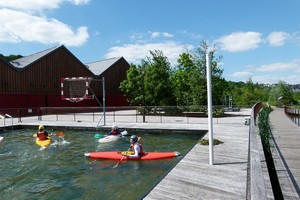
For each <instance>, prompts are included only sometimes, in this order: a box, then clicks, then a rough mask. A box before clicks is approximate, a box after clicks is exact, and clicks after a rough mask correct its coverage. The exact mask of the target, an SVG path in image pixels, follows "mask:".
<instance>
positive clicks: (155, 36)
mask: <svg viewBox="0 0 300 200" xmlns="http://www.w3.org/2000/svg"><path fill="white" fill-rule="evenodd" d="M150 33H151V37H152V38H158V37H168V38H171V37H173V34H170V33H167V32H150Z"/></svg>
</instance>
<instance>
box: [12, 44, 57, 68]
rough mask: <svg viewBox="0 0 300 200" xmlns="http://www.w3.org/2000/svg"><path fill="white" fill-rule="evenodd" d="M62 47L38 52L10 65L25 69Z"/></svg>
mask: <svg viewBox="0 0 300 200" xmlns="http://www.w3.org/2000/svg"><path fill="white" fill-rule="evenodd" d="M59 47H61V46H58V47H52V48H50V49H46V50H44V51H40V52H37V53H35V54H32V55H29V56H24V57H22V58H19V59H16V60H13V61H10V64H12V65H13V66H14V67H16V68H19V69H21V68H24V67H26V66H27V65H29V64H31V63H33V62H35V61H37V60H39V59H40V58H42V57H44V56H45V55H47V54H49V53H50V52H52V51H54V50H55V49H58V48H59Z"/></svg>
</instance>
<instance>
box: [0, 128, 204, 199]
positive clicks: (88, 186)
mask: <svg viewBox="0 0 300 200" xmlns="http://www.w3.org/2000/svg"><path fill="white" fill-rule="evenodd" d="M59 131H61V130H59ZM34 132H35V131H34V130H32V129H19V130H11V131H4V132H1V133H0V136H3V137H4V141H3V142H2V143H0V160H1V161H0V162H1V165H0V182H1V184H0V197H1V199H3V200H6V199H9V200H11V199H14V198H17V199H105V200H109V199H140V198H141V197H143V195H145V194H146V193H147V192H148V191H149V190H150V189H151V188H152V187H153V186H154V185H155V184H156V183H157V182H158V181H159V180H161V178H162V177H163V176H164V175H165V174H166V173H167V172H168V171H169V170H170V169H171V168H172V167H174V166H175V165H176V163H177V162H179V160H180V159H181V158H182V156H179V157H176V158H174V159H167V160H153V161H125V162H123V163H122V164H121V165H120V166H119V167H117V168H113V166H115V165H116V163H117V162H118V161H116V160H95V159H90V158H86V157H85V156H84V153H85V152H92V151H126V150H127V149H128V147H129V139H130V137H127V136H126V137H123V138H120V139H119V140H117V141H114V142H111V143H104V144H103V143H102V144H100V143H99V142H98V139H96V138H95V137H94V136H95V132H92V131H76V130H65V131H64V141H62V140H61V139H60V138H58V137H57V136H53V138H52V139H53V143H52V145H51V146H49V147H48V148H46V149H43V150H41V147H39V146H37V145H36V144H35V138H33V137H32V135H33V133H34ZM51 132H53V133H54V135H55V133H56V132H58V131H56V130H51ZM102 134H105V133H102ZM138 136H140V137H141V138H142V139H141V143H142V144H143V148H144V151H178V152H180V153H181V155H185V154H186V153H187V152H188V151H189V150H190V149H191V148H192V147H193V146H194V145H195V144H196V143H197V142H198V141H199V139H200V138H201V137H202V135H197V134H188V133H165V134H163V133H162V134H147V133H141V134H139V135H138ZM53 144H54V145H53Z"/></svg>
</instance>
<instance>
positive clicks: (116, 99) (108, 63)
mask: <svg viewBox="0 0 300 200" xmlns="http://www.w3.org/2000/svg"><path fill="white" fill-rule="evenodd" d="M129 66H130V65H129V63H128V62H127V61H126V60H125V59H124V58H123V57H118V58H111V59H106V60H102V61H97V62H91V63H87V64H83V63H82V62H81V61H80V60H79V59H78V58H77V57H76V56H74V55H73V54H72V53H71V52H70V51H69V50H68V49H67V48H66V47H65V46H63V45H62V46H59V47H54V48H50V49H47V50H44V51H41V52H37V53H35V54H32V55H29V56H25V57H22V58H19V59H16V60H13V61H11V62H7V61H5V60H3V59H2V58H1V57H0V109H3V108H30V107H64V106H97V101H96V100H95V99H94V100H86V101H81V102H79V103H72V102H69V101H63V100H62V99H61V78H65V77H85V76H86V77H92V78H93V79H94V81H92V82H91V84H90V87H91V89H92V90H93V91H94V93H95V95H96V96H97V97H98V99H99V100H100V101H102V81H101V80H102V77H104V78H105V86H106V87H105V92H106V105H107V106H125V105H128V104H127V102H126V99H125V97H124V95H123V94H122V92H121V90H120V89H119V85H120V83H121V82H122V81H123V80H124V79H126V73H127V70H128V69H129ZM96 79H100V80H96ZM100 103H102V102H100ZM0 112H1V111H0Z"/></svg>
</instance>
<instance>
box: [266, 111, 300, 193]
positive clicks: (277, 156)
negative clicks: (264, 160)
mask: <svg viewBox="0 0 300 200" xmlns="http://www.w3.org/2000/svg"><path fill="white" fill-rule="evenodd" d="M270 122H271V130H272V134H273V138H274V146H275V151H273V159H274V160H275V165H276V170H277V174H278V179H279V183H280V187H281V190H282V193H283V196H284V199H300V198H299V194H300V189H299V184H300V146H299V144H300V127H298V126H297V125H296V124H294V123H293V122H292V121H291V120H290V119H288V118H287V117H286V116H285V114H284V110H283V109H280V108H274V111H273V112H271V114H270Z"/></svg>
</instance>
